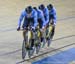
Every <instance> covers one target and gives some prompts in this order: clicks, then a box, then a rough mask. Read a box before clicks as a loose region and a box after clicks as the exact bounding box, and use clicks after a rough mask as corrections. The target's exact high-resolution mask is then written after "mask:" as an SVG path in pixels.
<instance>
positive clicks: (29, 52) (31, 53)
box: [28, 39, 34, 58]
mask: <svg viewBox="0 0 75 64" xmlns="http://www.w3.org/2000/svg"><path fill="white" fill-rule="evenodd" d="M29 43H30V44H29V45H30V46H29V50H28V57H29V58H31V56H32V55H33V54H34V48H33V47H32V45H33V44H32V39H30V41H29Z"/></svg>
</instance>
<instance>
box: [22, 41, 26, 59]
mask: <svg viewBox="0 0 75 64" xmlns="http://www.w3.org/2000/svg"><path fill="white" fill-rule="evenodd" d="M25 56H26V49H25V41H24V40H23V44H22V59H25Z"/></svg>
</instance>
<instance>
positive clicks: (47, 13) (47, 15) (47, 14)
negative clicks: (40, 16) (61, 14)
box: [45, 8, 49, 24]
mask: <svg viewBox="0 0 75 64" xmlns="http://www.w3.org/2000/svg"><path fill="white" fill-rule="evenodd" d="M48 22H49V11H48V9H47V8H46V20H45V24H47V23H48Z"/></svg>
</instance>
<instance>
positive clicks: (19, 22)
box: [18, 11, 25, 27]
mask: <svg viewBox="0 0 75 64" xmlns="http://www.w3.org/2000/svg"><path fill="white" fill-rule="evenodd" d="M24 16H25V11H22V13H21V15H20V18H19V20H18V27H20V26H21V22H22V20H23V18H24Z"/></svg>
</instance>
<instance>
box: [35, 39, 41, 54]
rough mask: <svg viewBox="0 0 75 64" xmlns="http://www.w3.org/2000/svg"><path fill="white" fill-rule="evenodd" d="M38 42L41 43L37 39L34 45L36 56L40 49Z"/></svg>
mask: <svg viewBox="0 0 75 64" xmlns="http://www.w3.org/2000/svg"><path fill="white" fill-rule="evenodd" d="M40 42H41V40H40V39H38V41H36V44H35V48H36V54H38V53H39V51H40V47H41V43H40Z"/></svg>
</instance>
